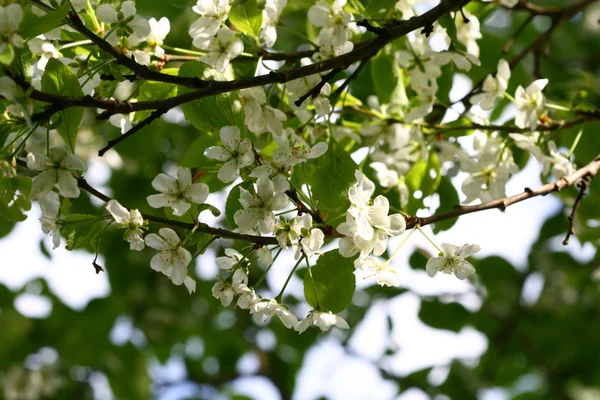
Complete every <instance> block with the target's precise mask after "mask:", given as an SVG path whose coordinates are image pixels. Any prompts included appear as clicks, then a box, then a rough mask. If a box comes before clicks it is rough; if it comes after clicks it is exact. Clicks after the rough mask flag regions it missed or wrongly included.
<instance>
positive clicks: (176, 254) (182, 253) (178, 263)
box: [145, 228, 192, 286]
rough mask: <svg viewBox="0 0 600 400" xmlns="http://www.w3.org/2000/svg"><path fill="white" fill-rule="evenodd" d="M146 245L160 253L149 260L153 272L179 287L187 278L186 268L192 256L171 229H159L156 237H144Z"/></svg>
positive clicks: (152, 235) (153, 234)
mask: <svg viewBox="0 0 600 400" xmlns="http://www.w3.org/2000/svg"><path fill="white" fill-rule="evenodd" d="M145 241H146V245H147V246H149V247H152V248H153V249H156V250H160V252H159V253H158V254H156V255H154V257H152V260H150V267H152V269H153V270H155V271H159V272H162V273H163V274H165V275H166V276H168V277H169V278H171V281H172V282H173V284H175V285H178V286H179V285H181V284H182V283H183V282H184V280H185V277H186V276H187V266H188V264H189V263H190V262H191V261H192V255H191V254H190V252H189V251H187V250H186V249H185V248H183V247H182V246H181V243H180V240H179V236H177V233H175V231H174V230H172V229H171V228H161V229H160V230H159V231H158V235H157V234H155V233H151V234H149V235H146V238H145Z"/></svg>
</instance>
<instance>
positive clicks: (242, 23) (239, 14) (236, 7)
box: [229, 0, 262, 38]
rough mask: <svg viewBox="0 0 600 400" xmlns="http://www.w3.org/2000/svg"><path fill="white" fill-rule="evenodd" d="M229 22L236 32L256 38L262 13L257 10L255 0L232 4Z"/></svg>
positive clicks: (242, 0)
mask: <svg viewBox="0 0 600 400" xmlns="http://www.w3.org/2000/svg"><path fill="white" fill-rule="evenodd" d="M229 22H231V23H232V24H233V26H235V28H236V29H237V30H238V31H240V32H243V33H246V34H248V35H250V36H252V37H255V38H256V37H258V34H259V33H260V27H261V25H262V11H261V10H259V9H258V4H256V0H247V1H244V0H241V1H236V2H234V3H233V6H232V7H231V11H229Z"/></svg>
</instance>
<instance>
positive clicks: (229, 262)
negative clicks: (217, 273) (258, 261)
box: [215, 249, 244, 270]
mask: <svg viewBox="0 0 600 400" xmlns="http://www.w3.org/2000/svg"><path fill="white" fill-rule="evenodd" d="M243 258H244V256H242V255H241V254H240V253H239V252H238V251H237V250H236V249H225V256H222V257H217V259H216V260H215V263H216V264H217V267H219V268H221V269H224V270H231V269H233V267H235V266H236V265H239V263H240V261H242V259H243Z"/></svg>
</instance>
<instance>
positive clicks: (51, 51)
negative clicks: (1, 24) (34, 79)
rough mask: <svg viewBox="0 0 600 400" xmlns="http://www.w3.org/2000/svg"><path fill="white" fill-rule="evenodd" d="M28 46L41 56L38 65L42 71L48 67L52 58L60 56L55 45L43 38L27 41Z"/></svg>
mask: <svg viewBox="0 0 600 400" xmlns="http://www.w3.org/2000/svg"><path fill="white" fill-rule="evenodd" d="M27 46H29V50H31V52H32V53H33V54H37V55H38V56H40V59H39V60H38V62H37V67H38V68H39V69H40V70H42V71H44V70H45V69H46V65H47V64H48V61H49V60H50V59H51V58H58V57H59V54H58V51H57V50H56V48H55V47H54V45H53V44H52V43H50V42H46V41H45V40H43V39H40V38H33V39H31V40H29V41H28V42H27Z"/></svg>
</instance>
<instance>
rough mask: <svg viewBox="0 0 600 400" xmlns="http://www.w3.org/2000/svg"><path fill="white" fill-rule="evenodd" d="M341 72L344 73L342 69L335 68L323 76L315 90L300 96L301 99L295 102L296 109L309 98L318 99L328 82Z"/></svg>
mask: <svg viewBox="0 0 600 400" xmlns="http://www.w3.org/2000/svg"><path fill="white" fill-rule="evenodd" d="M340 72H342V68H334V69H332V70H331V71H329V72H328V73H326V74H325V75H323V76H322V77H321V81H320V82H319V83H317V84H316V85H315V87H314V88H312V89H310V90H309V91H308V92H306V93H305V94H303V95H302V96H300V98H299V99H298V100H296V101H295V102H294V104H295V105H296V107H300V106H301V105H302V103H304V102H305V101H306V99H308V98H309V97H311V98H313V99H315V98H317V96H318V95H319V94H320V93H321V89H323V86H325V84H326V83H327V82H329V81H330V80H331V79H333V78H334V77H335V76H336V75H337V74H339V73H340Z"/></svg>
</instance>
